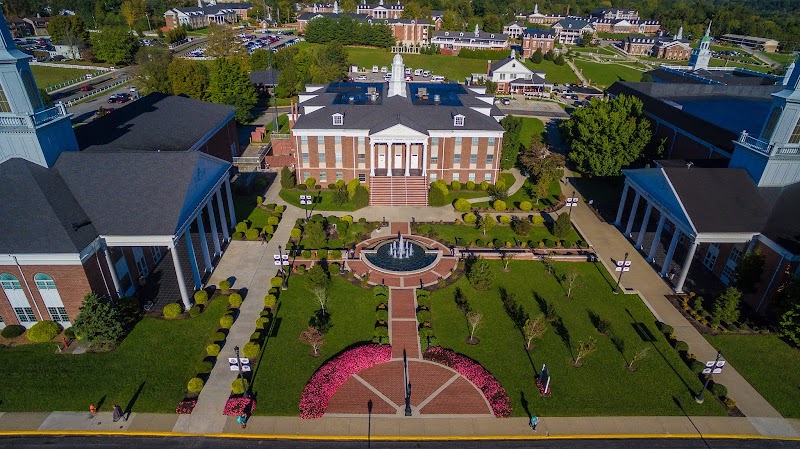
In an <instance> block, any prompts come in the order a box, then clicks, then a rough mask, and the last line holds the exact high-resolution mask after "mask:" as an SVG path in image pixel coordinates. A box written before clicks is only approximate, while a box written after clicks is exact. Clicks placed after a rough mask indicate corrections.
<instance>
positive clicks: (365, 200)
mask: <svg viewBox="0 0 800 449" xmlns="http://www.w3.org/2000/svg"><path fill="white" fill-rule="evenodd" d="M368 205H369V190H367V188H366V187H364V186H363V185H358V186H357V187H356V193H355V195H353V206H355V207H356V208H359V209H360V208H362V207H367V206H368Z"/></svg>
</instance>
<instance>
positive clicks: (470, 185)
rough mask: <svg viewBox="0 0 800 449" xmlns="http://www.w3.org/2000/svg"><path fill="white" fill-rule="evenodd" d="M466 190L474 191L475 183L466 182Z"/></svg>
mask: <svg viewBox="0 0 800 449" xmlns="http://www.w3.org/2000/svg"><path fill="white" fill-rule="evenodd" d="M467 190H475V181H467Z"/></svg>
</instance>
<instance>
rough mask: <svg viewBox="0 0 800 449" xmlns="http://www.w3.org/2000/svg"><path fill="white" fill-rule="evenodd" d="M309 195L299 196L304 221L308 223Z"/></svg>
mask: <svg viewBox="0 0 800 449" xmlns="http://www.w3.org/2000/svg"><path fill="white" fill-rule="evenodd" d="M311 201H312V199H311V195H300V204H301V205H302V206H303V210H304V211H305V214H306V221H308V205H309V204H311Z"/></svg>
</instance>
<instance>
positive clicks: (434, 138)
mask: <svg viewBox="0 0 800 449" xmlns="http://www.w3.org/2000/svg"><path fill="white" fill-rule="evenodd" d="M431 145H439V138H438V137H431Z"/></svg>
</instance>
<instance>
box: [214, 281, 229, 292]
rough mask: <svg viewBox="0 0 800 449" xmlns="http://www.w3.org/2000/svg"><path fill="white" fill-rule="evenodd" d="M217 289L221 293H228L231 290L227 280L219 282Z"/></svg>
mask: <svg viewBox="0 0 800 449" xmlns="http://www.w3.org/2000/svg"><path fill="white" fill-rule="evenodd" d="M217 287H219V289H220V290H222V291H223V292H225V291H228V290H230V289H231V281H229V280H227V279H226V280H224V281H219V284H218V285H217Z"/></svg>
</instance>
